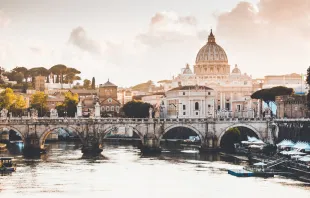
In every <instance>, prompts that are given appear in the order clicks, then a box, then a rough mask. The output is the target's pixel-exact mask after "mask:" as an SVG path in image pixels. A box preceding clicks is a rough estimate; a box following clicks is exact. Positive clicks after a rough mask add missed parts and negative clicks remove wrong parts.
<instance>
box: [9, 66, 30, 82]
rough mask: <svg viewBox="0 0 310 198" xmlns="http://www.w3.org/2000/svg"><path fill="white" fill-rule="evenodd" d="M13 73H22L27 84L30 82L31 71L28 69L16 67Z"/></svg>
mask: <svg viewBox="0 0 310 198" xmlns="http://www.w3.org/2000/svg"><path fill="white" fill-rule="evenodd" d="M13 71H16V72H19V73H22V74H23V75H24V79H25V82H28V78H29V71H28V69H27V68H26V67H15V68H14V69H13Z"/></svg>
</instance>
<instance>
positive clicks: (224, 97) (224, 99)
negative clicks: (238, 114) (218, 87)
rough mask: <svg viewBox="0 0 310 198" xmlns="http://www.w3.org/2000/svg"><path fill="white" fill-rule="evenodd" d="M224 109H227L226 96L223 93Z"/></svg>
mask: <svg viewBox="0 0 310 198" xmlns="http://www.w3.org/2000/svg"><path fill="white" fill-rule="evenodd" d="M223 108H224V109H225V108H226V95H225V93H223Z"/></svg>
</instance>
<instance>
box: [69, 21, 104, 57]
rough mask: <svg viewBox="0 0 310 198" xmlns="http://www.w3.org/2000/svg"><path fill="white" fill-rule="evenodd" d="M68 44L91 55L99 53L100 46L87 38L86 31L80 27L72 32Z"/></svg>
mask: <svg viewBox="0 0 310 198" xmlns="http://www.w3.org/2000/svg"><path fill="white" fill-rule="evenodd" d="M69 43H71V44H72V45H75V46H76V47H78V48H80V49H82V50H84V51H87V52H90V53H92V54H100V53H101V52H100V51H101V50H100V45H99V44H98V43H97V42H96V41H94V40H92V39H90V38H88V36H87V34H86V31H85V30H84V28H82V27H77V28H74V29H73V30H72V32H71V34H70V38H69Z"/></svg>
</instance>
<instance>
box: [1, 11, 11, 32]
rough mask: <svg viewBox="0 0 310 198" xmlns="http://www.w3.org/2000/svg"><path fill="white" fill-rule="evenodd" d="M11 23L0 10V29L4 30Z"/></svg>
mask: <svg viewBox="0 0 310 198" xmlns="http://www.w3.org/2000/svg"><path fill="white" fill-rule="evenodd" d="M10 23H11V19H10V18H9V17H8V16H6V14H5V13H4V12H3V11H1V10H0V28H5V27H7V26H8V25H9V24H10Z"/></svg>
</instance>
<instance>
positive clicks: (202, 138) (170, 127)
mask: <svg viewBox="0 0 310 198" xmlns="http://www.w3.org/2000/svg"><path fill="white" fill-rule="evenodd" d="M174 128H187V129H191V130H192V131H194V132H195V133H196V134H197V135H198V136H199V138H200V141H201V142H204V139H205V137H204V136H203V134H202V133H201V132H200V131H199V130H198V129H196V128H195V127H193V126H191V125H184V124H174V125H171V126H168V127H167V128H165V130H164V132H163V133H162V134H160V136H159V138H158V141H160V140H161V139H162V138H163V136H164V135H165V134H166V133H167V132H168V131H170V130H171V129H174Z"/></svg>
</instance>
